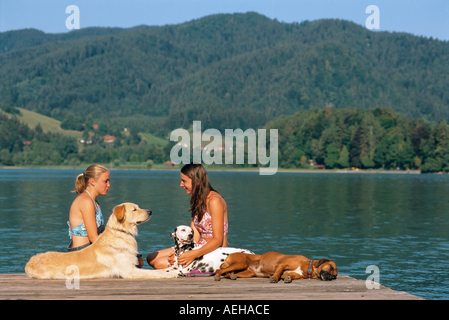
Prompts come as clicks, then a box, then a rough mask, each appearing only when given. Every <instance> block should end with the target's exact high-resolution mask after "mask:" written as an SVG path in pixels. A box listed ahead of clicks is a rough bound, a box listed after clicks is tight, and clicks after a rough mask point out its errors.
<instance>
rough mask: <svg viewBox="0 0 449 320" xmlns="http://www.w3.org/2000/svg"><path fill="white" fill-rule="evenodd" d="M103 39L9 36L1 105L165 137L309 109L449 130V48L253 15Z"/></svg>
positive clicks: (254, 123) (342, 25) (0, 65)
mask: <svg viewBox="0 0 449 320" xmlns="http://www.w3.org/2000/svg"><path fill="white" fill-rule="evenodd" d="M98 30H99V29H97V30H96V31H95V32H94V31H92V32H91V34H89V32H86V30H84V31H83V29H81V30H77V31H72V32H70V33H68V34H69V35H71V37H73V39H69V38H67V36H66V37H65V38H64V39H62V40H61V39H59V40H58V39H56V38H55V37H52V38H49V39H47V40H45V41H43V42H42V44H36V43H31V44H29V45H26V44H23V43H22V44H20V45H19V42H18V40H17V39H16V40H14V39H11V37H12V38H14V35H11V34H9V36H8V39H9V40H8V41H9V42H8V43H9V44H13V45H11V46H12V48H15V47H16V48H22V49H11V50H8V52H6V53H3V54H0V78H1V79H2V81H1V83H0V103H3V104H7V105H11V106H17V107H23V108H26V109H30V110H33V111H37V112H39V113H42V114H45V115H49V116H52V117H54V118H57V119H59V120H61V121H62V120H64V118H66V117H69V118H71V117H73V114H72V113H74V114H76V115H77V116H79V117H80V118H81V119H83V118H85V117H87V116H88V115H89V114H90V115H92V116H93V117H94V118H97V119H103V121H105V122H109V124H110V125H111V126H114V125H118V124H120V125H121V126H123V125H125V126H129V125H131V124H132V126H133V127H135V128H136V127H137V130H138V131H150V132H153V133H160V134H162V133H167V132H168V131H170V130H173V129H174V128H177V127H180V126H182V127H185V128H187V127H189V126H191V125H192V121H193V120H201V121H202V124H203V128H218V129H224V128H239V127H240V128H243V129H245V128H256V127H261V126H264V125H265V124H266V123H267V122H268V121H270V120H272V119H273V118H275V117H278V116H280V115H285V114H293V113H295V112H297V111H300V110H308V109H315V108H347V107H350V108H376V107H383V108H391V109H393V110H395V111H398V112H400V113H403V114H406V115H407V116H409V117H412V118H424V119H427V120H432V121H438V120H439V119H440V118H444V119H446V121H449V92H448V90H447V88H449V43H448V42H442V41H438V40H433V39H427V38H423V37H416V36H413V35H409V34H403V33H388V32H371V31H369V30H367V29H366V28H364V27H362V26H359V25H356V24H354V23H352V22H347V21H342V20H318V21H313V22H307V21H306V22H303V23H301V24H297V23H293V24H288V23H280V22H278V21H277V20H270V19H268V18H266V17H264V16H261V15H259V14H257V13H246V14H220V15H213V16H208V17H205V18H202V19H198V20H193V21H190V22H187V23H183V24H179V25H168V26H163V27H144V26H141V27H137V28H131V29H125V30H118V29H117V30H115V31H113V30H110V31H107V30H106V31H107V32H106V31H105V30H103V31H102V32H105V33H108V34H101V32H100V31H98ZM27 32H35V31H33V30H24V31H22V32H21V33H18V34H21V37H23V39H31V38H32V37H31V38H30V37H27V36H26V34H27ZM83 32H84V33H83ZM78 33H79V34H78ZM77 34H78V36H77ZM5 38H6V37H5V34H0V48H4V47H7V45H5V43H4V41H6V40H4V39H5ZM55 39H56V40H55ZM29 41H32V40H29ZM0 52H1V51H0Z"/></svg>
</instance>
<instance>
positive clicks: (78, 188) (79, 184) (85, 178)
mask: <svg viewBox="0 0 449 320" xmlns="http://www.w3.org/2000/svg"><path fill="white" fill-rule="evenodd" d="M106 171H109V170H108V168H106V167H105V166H102V165H101V164H92V165H90V166H89V167H88V168H87V169H86V172H84V173H81V174H79V175H78V176H77V177H76V180H75V192H76V193H78V194H81V193H83V192H84V190H86V187H87V183H88V182H89V179H90V178H93V179H94V180H98V178H99V177H100V176H101V174H102V173H104V172H106Z"/></svg>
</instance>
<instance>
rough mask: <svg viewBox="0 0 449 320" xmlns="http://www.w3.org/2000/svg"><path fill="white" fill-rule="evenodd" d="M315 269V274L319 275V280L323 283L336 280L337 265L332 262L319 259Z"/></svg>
mask: <svg viewBox="0 0 449 320" xmlns="http://www.w3.org/2000/svg"><path fill="white" fill-rule="evenodd" d="M316 268H317V270H316V272H317V273H318V274H319V275H320V278H321V280H323V281H330V280H334V279H336V278H337V275H338V270H337V265H336V264H335V263H334V262H333V261H332V260H329V259H320V260H319V261H318V264H317V266H316Z"/></svg>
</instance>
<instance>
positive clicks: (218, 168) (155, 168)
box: [0, 164, 444, 174]
mask: <svg viewBox="0 0 449 320" xmlns="http://www.w3.org/2000/svg"><path fill="white" fill-rule="evenodd" d="M89 165H90V164H82V165H77V166H20V167H19V166H0V169H11V170H19V169H38V170H39V169H42V170H85V169H86V168H87V167H88V166H89ZM103 165H105V166H106V167H107V168H108V169H109V170H144V171H173V170H174V171H179V170H180V169H181V165H177V166H174V167H164V166H163V165H162V164H161V165H154V166H153V167H151V168H146V167H145V166H144V165H120V166H111V165H110V164H103ZM205 168H206V169H207V171H223V172H225V171H229V172H259V167H254V168H248V167H246V168H235V167H230V168H226V167H224V166H208V165H205ZM277 172H280V173H288V172H292V173H351V174H354V173H368V174H376V173H380V174H421V170H374V169H369V170H363V169H355V170H351V169H298V168H295V169H288V168H278V170H277ZM434 174H444V173H443V172H436V173H434Z"/></svg>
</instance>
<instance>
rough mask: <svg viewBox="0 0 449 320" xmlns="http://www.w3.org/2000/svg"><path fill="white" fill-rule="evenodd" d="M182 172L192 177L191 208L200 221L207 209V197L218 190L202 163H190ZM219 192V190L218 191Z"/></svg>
mask: <svg viewBox="0 0 449 320" xmlns="http://www.w3.org/2000/svg"><path fill="white" fill-rule="evenodd" d="M181 173H182V174H184V175H186V176H187V177H189V178H190V179H192V193H191V194H190V209H189V211H190V212H191V213H192V219H193V218H194V217H195V216H197V219H198V222H199V221H201V219H203V215H204V212H205V211H206V207H207V205H206V198H207V195H208V194H209V193H210V192H211V191H215V192H217V191H216V190H215V189H214V188H212V186H211V185H210V183H209V176H208V175H207V171H206V169H205V168H204V167H203V165H202V164H198V163H189V164H186V165H185V166H184V167H182V169H181ZM217 193H218V192H217Z"/></svg>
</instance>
